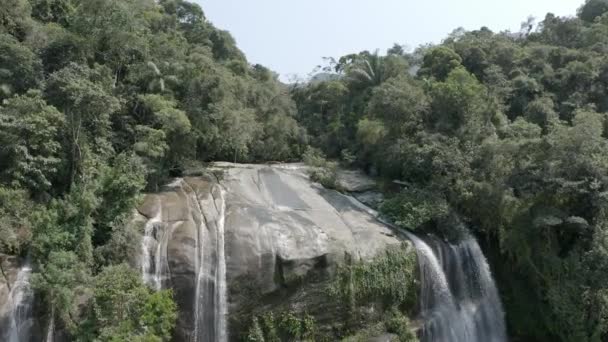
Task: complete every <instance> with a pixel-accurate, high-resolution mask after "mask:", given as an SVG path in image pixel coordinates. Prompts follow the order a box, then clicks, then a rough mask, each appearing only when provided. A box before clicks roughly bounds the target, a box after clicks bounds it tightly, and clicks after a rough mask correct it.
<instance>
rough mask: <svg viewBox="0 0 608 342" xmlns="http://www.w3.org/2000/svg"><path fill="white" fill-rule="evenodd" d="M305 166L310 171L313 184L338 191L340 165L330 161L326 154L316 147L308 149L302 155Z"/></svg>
mask: <svg viewBox="0 0 608 342" xmlns="http://www.w3.org/2000/svg"><path fill="white" fill-rule="evenodd" d="M302 159H303V161H304V164H306V165H307V166H308V167H309V169H308V174H309V176H310V179H311V180H312V181H313V182H318V183H320V184H321V185H323V186H324V187H326V188H328V189H338V190H339V184H338V179H337V177H338V175H337V172H338V163H336V162H333V161H328V160H327V159H326V157H325V154H324V153H323V152H322V151H321V150H319V149H316V148H314V147H310V146H309V147H307V149H306V151H304V153H303V154H302Z"/></svg>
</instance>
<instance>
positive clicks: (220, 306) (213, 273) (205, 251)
mask: <svg viewBox="0 0 608 342" xmlns="http://www.w3.org/2000/svg"><path fill="white" fill-rule="evenodd" d="M218 197H219V198H213V201H214V203H213V206H214V208H215V211H216V215H209V213H207V216H206V215H205V213H204V212H203V210H202V208H201V206H200V203H198V199H197V207H198V209H199V210H200V213H201V217H202V220H201V225H200V227H199V239H198V240H199V242H198V244H197V250H198V255H199V258H198V260H197V263H198V275H197V284H196V308H195V317H194V320H195V322H194V327H195V328H194V339H195V341H197V342H226V341H227V331H226V328H227V327H226V316H227V300H226V258H225V251H224V225H225V220H226V201H225V197H224V190H223V189H220V191H219V196H218ZM218 202H219V203H218Z"/></svg>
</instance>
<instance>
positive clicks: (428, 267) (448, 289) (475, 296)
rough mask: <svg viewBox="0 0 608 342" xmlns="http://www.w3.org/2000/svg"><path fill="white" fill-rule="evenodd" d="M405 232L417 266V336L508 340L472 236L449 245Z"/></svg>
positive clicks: (432, 340) (429, 340)
mask: <svg viewBox="0 0 608 342" xmlns="http://www.w3.org/2000/svg"><path fill="white" fill-rule="evenodd" d="M406 234H407V235H408V237H409V238H410V240H411V241H412V242H413V244H414V246H415V248H416V252H417V254H418V264H419V268H420V278H421V279H420V283H421V292H420V309H421V315H422V319H423V322H424V323H423V326H422V329H421V340H422V341H423V342H437V341H467V342H505V341H507V336H506V329H505V323H504V312H503V309H502V304H501V302H500V298H499V296H498V291H497V289H496V285H495V284H494V281H493V279H492V274H491V272H490V268H489V266H488V263H487V261H486V259H485V257H484V255H483V253H482V251H481V249H480V248H479V245H478V244H477V241H475V239H474V238H473V237H467V238H465V239H464V240H462V241H461V242H460V243H458V244H449V243H446V242H443V241H439V240H437V239H435V238H428V239H427V241H425V240H423V239H421V238H419V237H417V236H415V235H413V234H411V233H406Z"/></svg>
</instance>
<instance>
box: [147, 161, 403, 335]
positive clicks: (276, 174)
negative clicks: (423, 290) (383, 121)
mask: <svg viewBox="0 0 608 342" xmlns="http://www.w3.org/2000/svg"><path fill="white" fill-rule="evenodd" d="M360 183H361V184H359V185H357V186H354V187H353V188H357V189H364V188H365V189H368V186H369V184H365V186H364V185H363V182H360ZM220 191H221V193H222V201H223V202H222V204H223V206H224V209H223V210H218V208H219V207H220V206H219V204H218V203H219V202H218V198H219V197H220V195H219V194H220ZM220 211H222V212H220ZM138 212H139V213H140V214H141V215H143V216H144V217H145V218H147V220H148V221H150V220H153V218H155V217H157V218H158V217H160V218H159V219H158V221H159V222H157V223H156V225H157V226H158V227H157V228H156V232H155V233H154V234H153V235H154V240H155V242H154V243H152V244H150V245H149V248H151V250H150V255H151V256H154V257H153V258H154V260H155V262H154V265H153V266H152V267H151V270H150V272H154V276H153V277H151V278H156V281H158V282H160V283H161V284H162V287H163V288H172V289H173V291H174V293H175V298H176V301H177V303H178V306H179V310H180V315H179V322H178V328H177V333H176V340H178V341H185V340H190V339H192V338H193V336H195V335H197V336H199V341H211V340H213V339H216V340H217V339H218V338H219V337H218V336H219V334H220V331H219V330H221V329H222V326H223V323H222V322H221V321H218V317H217V316H221V315H222V311H221V310H220V311H215V312H210V311H209V310H208V307H209V306H214V307H217V306H218V305H219V304H220V303H219V302H220V301H221V300H222V297H221V295H220V292H221V290H222V286H223V285H221V284H220V283H221V279H220V278H218V276H219V275H220V273H221V262H220V257H222V260H223V262H224V263H225V265H224V266H225V275H224V277H225V280H224V281H225V284H224V285H225V286H226V289H224V290H225V291H227V293H226V297H227V300H226V305H227V308H226V310H227V313H228V324H229V326H228V327H227V329H226V330H228V331H229V332H230V333H229V335H230V340H233V339H234V337H235V335H237V332H238V331H242V330H243V329H245V325H246V324H248V323H249V322H248V321H247V322H246V321H243V320H244V319H245V318H247V316H248V314H249V313H250V311H251V310H253V309H254V308H255V309H259V308H260V307H266V308H268V309H273V308H277V307H285V306H287V307H289V308H291V309H295V310H298V311H304V310H305V311H307V312H311V313H312V312H319V314H320V317H323V313H325V316H328V319H331V315H333V314H332V308H328V307H326V305H325V304H326V303H325V302H323V295H322V292H323V291H324V287H323V282H324V281H325V280H327V279H329V277H330V276H331V275H332V274H333V272H335V268H336V266H337V265H339V264H340V263H341V262H342V261H343V260H344V258H345V255H346V254H348V255H350V256H352V257H353V258H355V259H359V258H361V259H369V258H372V257H373V256H375V255H376V254H378V253H379V252H380V251H383V250H385V249H386V248H387V246H389V245H393V244H398V243H400V242H401V239H400V238H398V237H396V236H395V234H394V232H392V231H391V229H390V228H389V227H387V226H385V225H384V224H382V223H380V222H379V221H377V220H376V218H375V216H374V213H373V212H372V211H371V210H370V209H368V208H366V207H365V206H363V205H362V204H361V203H359V202H358V201H356V200H355V199H354V198H352V197H350V196H346V195H343V194H341V193H338V192H336V191H333V190H327V189H324V188H323V187H321V186H320V185H317V184H314V183H312V182H310V180H309V179H308V177H307V175H306V173H305V170H304V169H303V167H302V166H300V165H297V164H296V165H293V164H276V165H244V164H231V163H215V164H214V165H213V166H212V168H211V169H210V170H209V171H208V172H207V173H205V174H203V175H202V176H198V177H185V178H183V179H178V180H175V181H174V182H173V183H172V184H170V185H169V186H166V187H165V188H164V189H163V191H162V192H161V193H158V194H151V195H148V196H147V197H146V199H145V202H144V203H143V204H142V206H141V207H140V208H139V209H138ZM220 214H223V221H222V220H221V219H220V218H219V216H218V215H220ZM220 222H221V224H223V227H219V225H218V223H220ZM220 228H223V229H220ZM220 230H221V231H222V233H223V236H221V237H220V235H218V234H216V233H217V232H219V231H220ZM221 238H223V247H224V248H223V251H224V255H223V256H222V255H220V254H218V253H217V250H218V248H219V245H218V244H219V242H220V240H221ZM159 253H160V254H161V255H160V257H158V254H159ZM163 253H165V254H163ZM201 253H202V254H201ZM201 263H203V264H201ZM201 265H202V268H201ZM201 277H202V278H204V279H207V280H206V281H204V280H203V283H201ZM201 286H202V287H201ZM205 293H206V295H204V294H205ZM200 296H203V297H205V296H206V298H202V299H201V298H200ZM197 298H198V300H197ZM201 300H202V302H201ZM201 304H204V305H203V307H201V306H200V305H201ZM197 306H198V309H197ZM197 310H198V311H197ZM203 311H204V312H203ZM335 314H338V313H335ZM197 317H198V318H197ZM197 320H198V322H197ZM197 324H198V325H197ZM211 327H213V328H211ZM200 329H206V330H214V331H213V333H212V334H211V335H205V336H203V335H204V334H203V335H201V332H200V331H198V330H200ZM196 331H198V332H196Z"/></svg>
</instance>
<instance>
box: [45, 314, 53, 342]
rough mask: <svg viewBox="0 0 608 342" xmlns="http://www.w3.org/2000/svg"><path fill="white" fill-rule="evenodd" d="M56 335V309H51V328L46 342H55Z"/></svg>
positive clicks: (48, 330)
mask: <svg viewBox="0 0 608 342" xmlns="http://www.w3.org/2000/svg"><path fill="white" fill-rule="evenodd" d="M54 335H55V308H53V309H51V318H50V320H49V326H48V328H47V330H46V339H45V342H53V340H54Z"/></svg>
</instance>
